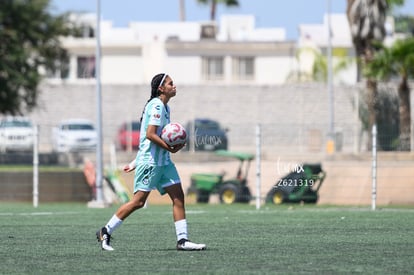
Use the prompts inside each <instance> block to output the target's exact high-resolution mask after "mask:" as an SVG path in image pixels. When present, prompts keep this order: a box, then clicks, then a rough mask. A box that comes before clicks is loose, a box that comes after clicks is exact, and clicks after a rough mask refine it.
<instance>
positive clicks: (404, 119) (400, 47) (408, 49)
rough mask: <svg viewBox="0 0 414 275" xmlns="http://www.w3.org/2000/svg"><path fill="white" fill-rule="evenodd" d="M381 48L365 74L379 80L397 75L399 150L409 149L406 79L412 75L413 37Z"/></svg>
mask: <svg viewBox="0 0 414 275" xmlns="http://www.w3.org/2000/svg"><path fill="white" fill-rule="evenodd" d="M378 47H379V48H380V49H381V50H380V51H379V52H378V53H377V54H375V55H374V58H373V59H372V61H371V63H370V64H368V65H367V67H366V71H365V73H366V75H367V76H369V77H375V78H376V79H379V80H386V79H389V78H390V77H392V76H398V77H399V78H400V82H399V85H398V97H399V104H400V108H399V112H400V144H399V147H400V150H403V151H409V150H410V137H411V106H410V87H409V85H408V79H409V78H410V77H414V51H413V49H414V38H413V37H411V38H407V39H404V40H397V41H396V42H395V43H394V44H393V45H392V46H391V47H390V48H386V47H384V46H383V45H379V46H378Z"/></svg>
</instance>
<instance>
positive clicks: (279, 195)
mask: <svg viewBox="0 0 414 275" xmlns="http://www.w3.org/2000/svg"><path fill="white" fill-rule="evenodd" d="M285 197H286V195H285V192H283V191H282V190H280V189H272V190H271V191H270V192H269V193H268V194H267V201H268V202H271V203H273V204H282V203H283V202H284V201H285V200H286V198H285Z"/></svg>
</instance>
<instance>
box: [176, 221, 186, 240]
mask: <svg viewBox="0 0 414 275" xmlns="http://www.w3.org/2000/svg"><path fill="white" fill-rule="evenodd" d="M174 224H175V233H176V234H177V241H179V240H181V239H188V233H187V220H186V219H184V220H179V221H176V222H175V223H174Z"/></svg>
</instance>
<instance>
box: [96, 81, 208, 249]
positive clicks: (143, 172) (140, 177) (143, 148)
mask: <svg viewBox="0 0 414 275" xmlns="http://www.w3.org/2000/svg"><path fill="white" fill-rule="evenodd" d="M176 92H177V91H176V86H175V85H174V83H173V80H172V79H171V77H170V76H169V75H167V74H165V73H163V74H157V75H156V76H154V77H153V79H152V81H151V97H150V99H149V100H148V102H147V104H146V105H145V107H144V111H143V112H142V117H141V130H140V131H141V136H140V144H139V150H138V153H137V156H136V159H135V162H133V163H131V164H129V165H127V166H126V167H125V168H124V171H126V172H130V171H132V170H134V169H135V178H134V196H133V198H132V200H131V201H129V202H127V203H125V204H123V205H122V206H121V207H119V208H118V210H117V211H116V213H115V214H114V215H113V216H112V218H111V219H110V220H109V221H108V223H107V224H106V225H105V226H104V227H102V228H101V229H100V230H98V232H96V236H97V238H98V241H99V242H100V243H101V246H102V249H103V250H108V251H111V250H114V249H113V248H112V246H111V245H110V240H111V234H112V233H113V232H114V230H115V229H117V228H118V227H119V226H120V225H121V224H122V222H123V221H124V220H125V219H126V218H127V217H128V216H129V215H130V214H131V213H132V212H134V211H135V210H138V209H140V208H142V207H143V206H144V205H145V202H146V200H147V198H148V195H149V193H150V192H151V190H153V189H158V191H159V192H160V193H161V195H164V194H165V193H167V194H168V195H169V197H170V198H171V201H172V205H173V218H174V222H175V231H176V235H177V250H204V249H206V245H205V244H197V243H193V242H190V241H189V240H188V233H187V220H186V215H185V207H184V192H183V189H182V186H181V181H180V177H179V175H178V172H177V169H176V168H175V165H174V163H173V162H172V161H171V159H170V153H176V152H178V151H179V150H180V149H181V148H183V146H184V145H177V146H174V147H170V146H168V145H167V144H166V143H165V142H164V141H163V140H162V139H161V138H160V134H161V130H162V128H163V127H164V126H165V125H167V124H168V123H170V108H169V107H168V104H167V103H168V101H169V100H170V99H171V98H172V97H174V96H175V95H176Z"/></svg>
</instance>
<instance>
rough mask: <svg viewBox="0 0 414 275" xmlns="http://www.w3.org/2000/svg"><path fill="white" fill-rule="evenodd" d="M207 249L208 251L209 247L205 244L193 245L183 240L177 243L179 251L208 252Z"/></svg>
mask: <svg viewBox="0 0 414 275" xmlns="http://www.w3.org/2000/svg"><path fill="white" fill-rule="evenodd" d="M206 249H207V246H206V245H205V244H202V243H200V244H198V243H193V242H190V241H189V240H186V239H182V240H179V241H178V242H177V250H186V251H191V250H206Z"/></svg>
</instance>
